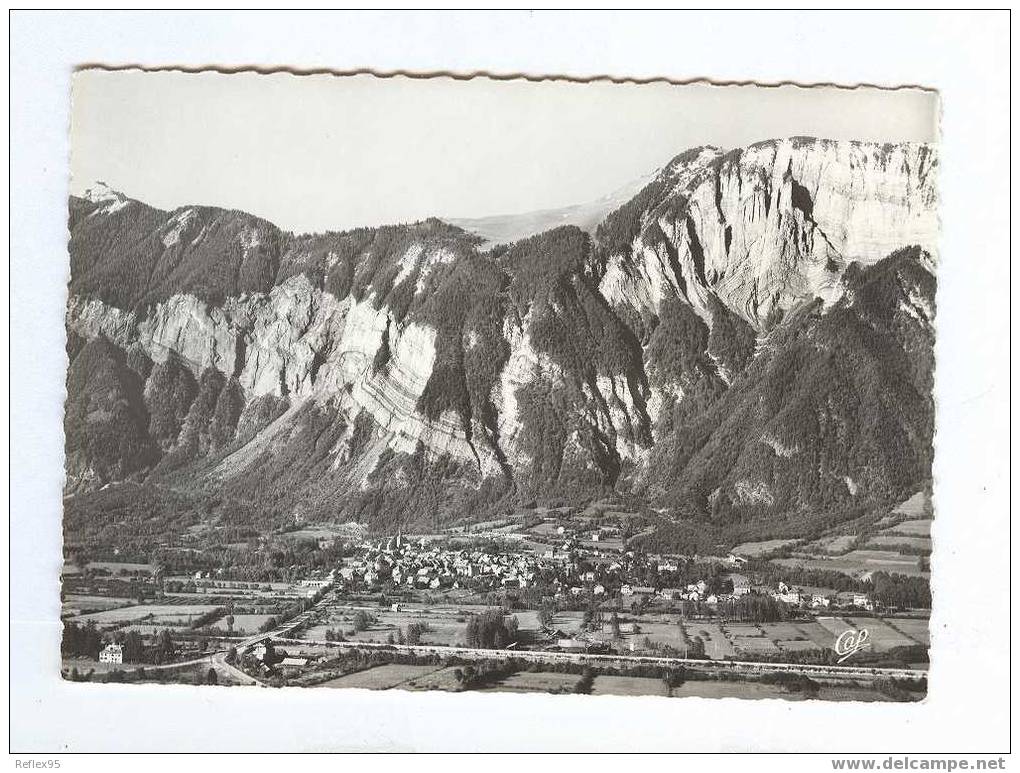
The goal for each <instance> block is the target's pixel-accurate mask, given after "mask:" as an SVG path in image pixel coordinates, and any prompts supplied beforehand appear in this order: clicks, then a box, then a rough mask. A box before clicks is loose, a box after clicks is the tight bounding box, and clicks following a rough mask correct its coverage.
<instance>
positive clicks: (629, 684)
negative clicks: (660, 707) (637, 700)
mask: <svg viewBox="0 0 1020 773" xmlns="http://www.w3.org/2000/svg"><path fill="white" fill-rule="evenodd" d="M668 694H669V688H668V687H667V686H666V683H665V682H664V681H663V680H661V679H652V678H649V677H644V676H607V675H599V676H597V677H595V682H594V684H593V686H592V695H668Z"/></svg>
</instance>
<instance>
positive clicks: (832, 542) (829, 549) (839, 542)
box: [804, 534, 857, 556]
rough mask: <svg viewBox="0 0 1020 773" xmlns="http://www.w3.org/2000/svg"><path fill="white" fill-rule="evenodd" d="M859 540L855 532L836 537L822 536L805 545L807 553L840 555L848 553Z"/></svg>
mask: <svg viewBox="0 0 1020 773" xmlns="http://www.w3.org/2000/svg"><path fill="white" fill-rule="evenodd" d="M856 540H857V537H855V536H854V535H853V534H840V535H837V536H835V537H822V538H821V539H817V540H815V541H814V542H812V543H811V544H809V545H806V546H805V547H804V552H805V553H825V554H827V555H837V556H838V555H840V554H842V553H846V552H847V551H848V550H850V548H851V547H852V546H853V544H854V542H855V541H856Z"/></svg>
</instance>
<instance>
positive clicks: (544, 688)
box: [482, 671, 581, 693]
mask: <svg viewBox="0 0 1020 773" xmlns="http://www.w3.org/2000/svg"><path fill="white" fill-rule="evenodd" d="M580 678H581V677H580V676H578V675H577V674H559V673H554V672H544V671H519V672H517V673H516V674H511V675H510V676H508V677H506V678H505V679H503V680H502V681H501V682H498V683H496V684H494V685H491V686H488V687H484V688H482V689H483V690H485V691H488V692H568V693H569V692H573V691H574V685H576V684H577V682H578V681H579V680H580Z"/></svg>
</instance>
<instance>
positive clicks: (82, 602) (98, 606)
mask: <svg viewBox="0 0 1020 773" xmlns="http://www.w3.org/2000/svg"><path fill="white" fill-rule="evenodd" d="M134 603H135V600H134V599H129V598H123V597H117V596H84V595H77V594H68V595H67V596H65V597H64V600H63V601H62V602H61V609H62V612H61V614H68V613H73V614H76V615H77V614H83V613H88V612H101V611H104V610H108V609H117V608H118V607H129V606H131V605H133V604H134Z"/></svg>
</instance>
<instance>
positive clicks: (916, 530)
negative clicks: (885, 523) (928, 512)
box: [886, 519, 931, 536]
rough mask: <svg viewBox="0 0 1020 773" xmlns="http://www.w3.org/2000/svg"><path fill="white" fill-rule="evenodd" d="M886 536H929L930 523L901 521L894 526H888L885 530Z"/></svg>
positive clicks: (924, 521)
mask: <svg viewBox="0 0 1020 773" xmlns="http://www.w3.org/2000/svg"><path fill="white" fill-rule="evenodd" d="M886 533H887V534H908V535H913V536H927V535H929V534H931V521H929V520H927V519H924V520H917V521H901V522H900V523H898V524H896V525H895V526H890V527H889V528H888V529H886Z"/></svg>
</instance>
